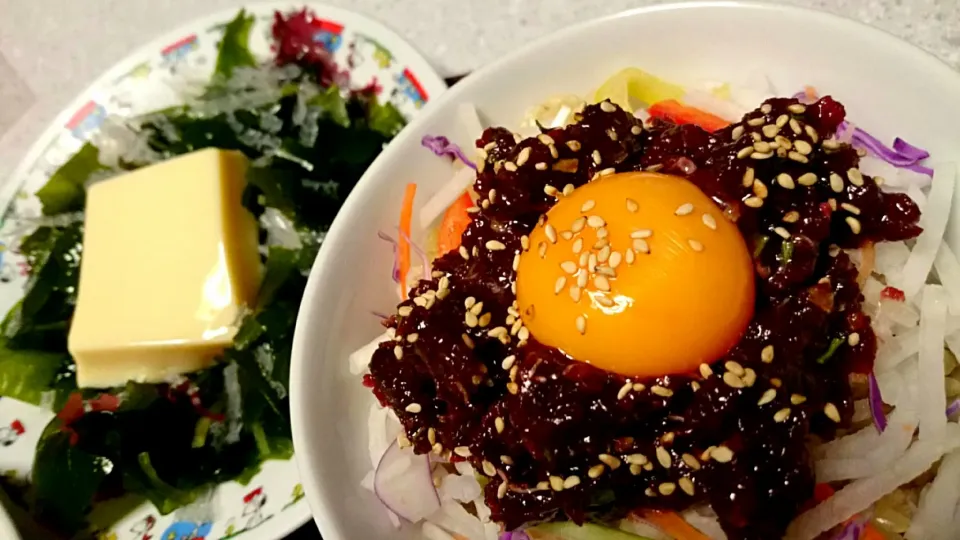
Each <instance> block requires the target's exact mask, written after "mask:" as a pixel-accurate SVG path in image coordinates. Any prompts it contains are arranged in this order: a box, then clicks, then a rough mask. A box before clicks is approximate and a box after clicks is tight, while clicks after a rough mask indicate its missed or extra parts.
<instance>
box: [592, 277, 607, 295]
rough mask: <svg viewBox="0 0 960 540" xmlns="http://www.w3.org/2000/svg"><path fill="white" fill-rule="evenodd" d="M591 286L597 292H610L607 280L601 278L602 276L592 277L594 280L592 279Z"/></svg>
mask: <svg viewBox="0 0 960 540" xmlns="http://www.w3.org/2000/svg"><path fill="white" fill-rule="evenodd" d="M593 286H594V287H596V288H597V289H598V290H601V291H603V292H607V291H609V290H610V282H609V281H608V280H607V278H605V277H603V276H596V277H594V278H593Z"/></svg>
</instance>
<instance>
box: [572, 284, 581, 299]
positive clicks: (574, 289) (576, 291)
mask: <svg viewBox="0 0 960 540" xmlns="http://www.w3.org/2000/svg"><path fill="white" fill-rule="evenodd" d="M581 289H582V287H579V286H577V285H574V286H573V287H570V299H571V300H573V301H574V302H579V301H580V290H581Z"/></svg>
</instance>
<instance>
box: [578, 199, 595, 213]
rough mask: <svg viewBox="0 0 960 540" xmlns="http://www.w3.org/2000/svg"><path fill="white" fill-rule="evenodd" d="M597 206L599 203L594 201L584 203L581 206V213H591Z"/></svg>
mask: <svg viewBox="0 0 960 540" xmlns="http://www.w3.org/2000/svg"><path fill="white" fill-rule="evenodd" d="M596 205H597V202H596V201H594V200H593V199H590V200H589V201H587V202H585V203H583V205H581V206H580V211H581V212H589V211H590V210H593V207H594V206H596Z"/></svg>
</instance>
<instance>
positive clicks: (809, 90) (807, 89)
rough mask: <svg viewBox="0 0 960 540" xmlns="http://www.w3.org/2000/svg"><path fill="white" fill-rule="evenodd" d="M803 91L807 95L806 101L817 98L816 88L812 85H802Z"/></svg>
mask: <svg viewBox="0 0 960 540" xmlns="http://www.w3.org/2000/svg"><path fill="white" fill-rule="evenodd" d="M803 93H804V94H805V95H806V96H807V100H808V101H811V102H813V101H816V100H817V99H818V97H817V89H816V88H814V87H812V86H809V85H808V86H804V87H803Z"/></svg>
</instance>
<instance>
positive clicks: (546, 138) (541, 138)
mask: <svg viewBox="0 0 960 540" xmlns="http://www.w3.org/2000/svg"><path fill="white" fill-rule="evenodd" d="M537 140H538V141H540V142H542V143H543V144H554V140H553V137H551V136H549V135H547V134H546V133H541V134H539V135H537Z"/></svg>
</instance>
